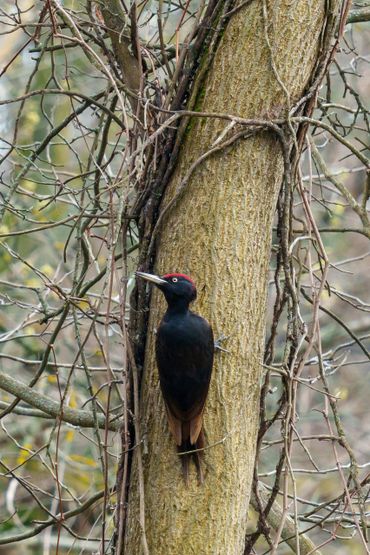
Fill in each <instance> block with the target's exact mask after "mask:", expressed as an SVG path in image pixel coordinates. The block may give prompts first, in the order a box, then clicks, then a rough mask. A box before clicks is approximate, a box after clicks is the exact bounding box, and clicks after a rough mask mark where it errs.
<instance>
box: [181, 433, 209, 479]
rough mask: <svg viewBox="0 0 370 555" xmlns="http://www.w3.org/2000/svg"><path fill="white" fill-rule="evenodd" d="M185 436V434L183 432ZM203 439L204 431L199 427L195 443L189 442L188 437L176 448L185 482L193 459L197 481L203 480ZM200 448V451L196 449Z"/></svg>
mask: <svg viewBox="0 0 370 555" xmlns="http://www.w3.org/2000/svg"><path fill="white" fill-rule="evenodd" d="M183 435H184V436H185V437H186V436H187V434H183ZM204 445H205V441H204V433H203V428H202V429H201V431H200V433H199V436H198V439H197V440H196V442H195V444H192V443H190V437H189V436H188V439H186V440H184V441H183V442H182V443H181V445H180V446H179V447H178V448H177V451H178V453H179V455H180V459H181V464H182V474H183V476H184V480H185V484H186V485H188V484H189V465H190V461H191V460H193V461H194V464H195V467H196V469H197V475H198V482H199V483H200V484H202V483H203V481H204V476H203V471H202V465H201V462H202V459H203V451H202V449H204ZM198 449H201V451H198Z"/></svg>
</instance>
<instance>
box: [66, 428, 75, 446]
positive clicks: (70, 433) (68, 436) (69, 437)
mask: <svg viewBox="0 0 370 555" xmlns="http://www.w3.org/2000/svg"><path fill="white" fill-rule="evenodd" d="M74 437H75V433H74V431H73V430H68V432H67V433H66V441H67V442H68V443H71V442H72V441H73V438H74Z"/></svg>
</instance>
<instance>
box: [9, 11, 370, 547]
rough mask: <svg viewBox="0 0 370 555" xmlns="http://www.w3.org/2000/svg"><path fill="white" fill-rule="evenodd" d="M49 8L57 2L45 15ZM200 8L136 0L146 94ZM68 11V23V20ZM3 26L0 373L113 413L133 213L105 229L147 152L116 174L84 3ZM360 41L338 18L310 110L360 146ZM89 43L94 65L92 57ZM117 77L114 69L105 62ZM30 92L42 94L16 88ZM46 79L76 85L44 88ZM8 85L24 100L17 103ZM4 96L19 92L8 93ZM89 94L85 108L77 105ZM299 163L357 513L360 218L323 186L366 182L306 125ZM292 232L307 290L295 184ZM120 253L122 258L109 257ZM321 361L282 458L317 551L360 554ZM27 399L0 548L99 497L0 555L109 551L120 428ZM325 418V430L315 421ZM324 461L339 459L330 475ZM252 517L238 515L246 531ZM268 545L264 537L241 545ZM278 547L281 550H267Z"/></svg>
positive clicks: (94, 14)
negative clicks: (44, 408)
mask: <svg viewBox="0 0 370 555" xmlns="http://www.w3.org/2000/svg"><path fill="white" fill-rule="evenodd" d="M58 6H61V7H62V9H63V10H64V11H59V12H58ZM199 6H200V4H199V2H197V1H194V0H192V1H191V2H188V3H187V4H186V6H185V4H182V3H181V2H180V3H176V2H175V3H172V2H169V3H166V2H154V1H147V0H146V1H144V2H142V3H141V4H139V6H138V11H139V16H138V17H139V19H138V21H139V22H140V24H139V33H140V41H141V43H142V47H143V56H144V59H145V61H146V63H147V65H149V66H150V64H153V66H155V71H153V72H152V74H151V79H152V81H151V82H150V83H149V84H148V91H149V92H148V93H147V94H148V98H154V97H155V96H156V95H157V96H158V95H161V94H163V91H164V90H166V88H167V89H168V87H169V83H170V79H169V73H166V72H167V71H169V70H172V71H173V70H174V67H175V60H176V58H175V55H174V52H175V50H176V48H177V47H178V45H179V44H180V45H181V44H182V41H183V40H184V38H185V37H186V36H187V33H188V32H189V29H190V27H191V24H192V21H193V19H194V17H196V15H197V10H200V7H199ZM367 9H368V4H367V3H366V2H354V3H353V5H352V10H367ZM48 10H49V11H50V13H49V11H48ZM42 12H43V13H44V19H43V20H42V21H43V25H41V26H40V24H39V23H40V21H41V20H40V13H42ZM66 13H67V14H70V15H71V17H72V21H69V22H68V21H67V19H66ZM158 13H160V17H161V19H162V24H163V25H164V35H163V36H164V37H165V41H166V45H165V51H166V52H167V54H168V59H167V64H163V60H159V58H160V56H159V54H158V40H159V39H158V21H157V15H158ZM185 14H186V15H185ZM184 15H185V16H184ZM0 21H1V33H0V52H1V54H0V57H1V68H2V70H1V80H0V99H1V100H0V110H1V116H0V135H1V138H0V149H1V150H0V156H1V162H2V164H1V173H0V190H1V203H2V205H3V210H2V213H1V216H2V219H1V221H0V241H1V243H0V291H1V292H0V303H1V304H0V345H1V349H0V369H1V370H2V371H3V372H5V373H7V374H9V375H10V376H12V377H15V378H18V379H19V380H21V381H23V382H25V383H29V382H31V380H32V378H33V377H34V375H35V373H36V371H37V370H38V369H39V368H41V367H42V368H43V372H42V373H41V374H40V378H39V379H38V381H37V386H36V388H37V390H38V391H39V392H40V393H42V394H45V395H47V396H48V397H52V398H54V399H55V400H57V401H60V400H63V403H64V404H65V405H66V406H69V407H71V408H76V409H77V408H79V409H86V408H91V410H93V411H96V412H102V413H103V414H105V415H107V414H109V415H110V417H111V418H113V419H114V418H116V419H117V418H118V417H120V415H121V413H122V406H125V405H122V403H123V398H124V396H125V391H126V390H125V388H126V382H125V379H126V378H127V374H126V372H127V367H126V365H125V363H124V362H123V361H125V356H126V354H125V352H124V349H125V342H124V337H123V336H124V332H123V331H122V325H121V324H120V322H121V319H122V317H123V319H124V320H125V319H126V320H127V318H128V311H129V303H128V302H127V301H126V292H127V295H129V293H130V291H131V289H132V287H133V271H134V269H135V267H136V245H137V240H138V237H137V227H136V222H135V221H134V220H133V221H132V222H130V224H129V225H128V226H127V228H126V229H127V234H126V236H125V237H123V238H122V237H121V236H120V233H119V229H120V226H121V223H122V217H123V216H124V214H125V213H126V212H127V207H130V206H132V205H133V203H134V201H135V198H136V197H135V193H134V191H135V187H134V185H136V183H132V180H130V176H131V175H133V174H135V172H138V171H139V170H138V167H139V168H140V167H142V166H143V165H144V163H145V161H143V160H138V159H136V160H135V164H136V165H137V167H130V164H129V162H128V161H127V159H125V156H126V149H127V146H128V143H129V142H130V141H133V140H134V139H133V137H132V135H130V132H129V131H128V130H127V129H126V130H125V129H124V128H123V126H122V125H119V122H120V121H121V122H122V121H129V122H130V123H131V124H132V122H133V121H134V114H132V111H131V108H130V106H129V103H128V102H127V100H126V99H125V110H123V109H122V106H121V103H120V101H119V99H117V96H115V95H114V94H113V92H114V91H113V92H112V83H111V82H110V80H109V78H107V73H106V72H105V71H104V70H103V69H102V68H103V64H108V62H109V53H110V48H111V46H110V41H109V38H108V37H107V33H106V32H105V30H104V26H103V25H101V26H100V27H99V24H100V23H101V13H100V7H99V3H98V2H97V3H96V4H95V3H94V4H92V3H91V2H86V3H85V2H79V1H72V0H70V1H68V0H65V1H63V2H60V3H57V2H55V3H52V2H50V3H49V2H45V3H36V4H34V3H32V2H30V1H29V0H20V1H18V2H17V3H13V2H11V1H10V0H5V1H4V2H3V3H2V7H1V9H0ZM73 23H76V25H77V24H78V28H79V30H80V31H81V33H82V35H83V38H84V40H85V41H86V42H87V44H88V45H89V48H90V49H91V51H90V52H89V51H86V49H85V50H84V49H83V48H81V46H80V45H79V44H78V43H77V42H73V41H71V42H68V40H66V39H65V38H60V37H58V33H55V29H54V27H57V28H58V30H59V29H60V30H61V33H62V34H64V35H67V36H73ZM180 23H181V24H180ZM369 35H370V31H369V24H368V23H367V22H366V21H362V22H361V21H360V22H355V23H350V24H347V25H346V28H345V33H344V35H343V38H342V40H341V42H340V45H339V48H338V52H337V54H336V57H335V59H334V60H333V61H332V63H331V66H330V71H329V74H328V76H327V77H326V79H325V80H324V83H323V85H322V87H321V89H320V91H319V98H318V101H317V108H316V110H315V112H314V115H313V117H314V119H316V120H320V121H323V122H325V123H327V124H328V125H330V126H331V127H332V128H333V129H334V130H335V131H336V132H337V133H338V134H339V135H340V136H341V137H344V138H345V139H346V140H348V141H350V142H351V143H352V144H353V145H354V146H355V148H356V149H358V150H359V151H360V152H361V153H362V154H365V153H366V150H367V148H368V139H369V121H368V112H367V108H366V102H367V101H368V97H369V84H370V80H369V72H368V67H369V48H368V47H369ZM102 44H104V45H105V50H104V49H103V48H102V46H101V45H102ZM94 52H95V53H96V55H97V57H98V58H99V59H100V60H103V61H104V62H102V63H101V64H100V62H99V59H98V58H94V56H93V53H94ZM156 64H157V65H156ZM167 66H168V67H167ZM111 71H114V68H113V70H112V69H111ZM115 72H116V73H115V75H114V77H117V78H118V76H119V71H118V68H115ZM149 73H150V70H149ZM148 81H150V79H149V78H148ZM154 82H155V83H156V86H154V85H153V83H154ZM41 90H48V91H49V93H48V94H46V93H45V94H39V93H38V94H35V95H32V94H30V93H32V92H33V91H41ZM51 90H53V91H54V92H53V93H51V92H50V91H51ZM58 90H59V91H61V90H63V91H72V92H73V93H74V94H71V95H67V94H58ZM23 95H27V98H26V99H24V100H21V99H22V98H23ZM18 97H19V100H18V101H17V102H9V103H8V102H7V100H12V99H13V100H14V99H17V98H18ZM92 97H95V99H98V103H100V104H97V103H96V102H91V101H90V98H92ZM101 106H103V107H104V106H105V107H107V108H108V111H104V110H103V109H102V108H101ZM112 113H113V114H114V115H116V117H117V119H118V121H116V120H115V119H114V118H112V117H111V115H112ZM315 145H316V146H315ZM316 149H317V151H316ZM320 160H321V162H320ZM322 161H323V162H322ZM323 164H324V166H323ZM325 168H326V169H325ZM301 174H302V183H303V184H304V187H306V188H307V190H309V191H310V195H311V207H312V211H313V213H314V216H315V221H316V225H317V227H318V229H319V230H320V231H321V236H322V241H323V244H324V246H325V249H326V252H327V254H328V258H329V260H330V268H329V273H328V276H327V282H328V284H329V285H328V287H326V289H325V291H324V292H323V294H322V298H321V306H322V307H323V308H324V309H325V311H320V334H321V340H322V357H321V362H322V364H323V365H324V370H325V373H326V376H327V380H328V384H329V386H330V392H331V395H332V396H335V398H336V399H337V406H338V409H339V411H340V417H341V422H342V426H343V429H344V431H345V435H346V437H347V439H348V441H349V443H350V445H351V447H352V449H353V455H354V459H355V460H356V465H357V466H356V472H357V473H358V476H359V479H360V480H362V481H364V485H365V489H364V493H363V496H364V497H363V499H362V501H361V502H362V503H363V506H364V507H365V509H364V510H365V511H367V509H366V507H368V504H367V503H366V502H367V496H368V488H369V486H368V485H367V483H368V480H367V477H368V473H369V469H370V459H369V448H368V438H369V434H370V415H369V398H370V380H369V369H370V359H369V351H370V326H369V323H370V320H369V311H370V297H369V287H368V279H369V268H370V266H369V261H370V243H369V238H370V227H369V228H367V229H365V227H366V226H365V227H363V226H362V223H361V221H360V219H359V216H358V214H356V211H355V210H354V209H353V206H351V205H350V202H349V201H348V198H346V196H345V195H344V194H343V193H342V192H341V191H340V187H339V188H338V184H336V182H340V183H341V184H342V185H343V187H345V188H347V190H348V191H349V192H350V194H351V196H352V197H353V198H354V199H355V200H356V202H359V203H361V202H362V199H363V198H364V195H365V193H364V190H365V189H366V172H365V166H364V164H363V163H362V162H361V161H360V160H359V159H358V157H356V156H355V155H354V154H353V153H352V152H350V151H349V150H348V148H346V147H345V146H344V145H343V144H342V143H341V142H340V141H338V140H335V138H334V137H333V135H330V133H328V132H327V131H326V130H325V129H323V128H320V127H319V126H315V125H312V126H311V129H310V134H309V139H308V141H307V148H306V149H305V152H304V154H303V156H302V161H301ZM365 203H366V199H365ZM367 209H368V205H367V206H366V210H367ZM0 211H1V209H0ZM276 225H278V222H277V221H276ZM293 232H294V237H295V238H297V239H298V240H297V242H296V243H295V244H294V247H293V249H292V253H293V259H294V265H295V271H296V273H297V274H299V273H301V282H300V283H301V290H302V291H303V293H304V292H306V293H307V295H308V296H310V288H311V286H312V279H313V278H312V275H313V274H315V273H316V272H319V270H320V264H321V262H320V257H317V256H316V257H315V254H314V251H315V245H312V242H311V240H310V239H309V238H308V239H307V237H306V235H307V229H306V224H305V222H304V210H303V207H302V201H301V197H300V195H299V194H298V192H297V191H296V193H295V197H294V210H293ZM82 237H83V238H84V240H82ZM305 237H306V238H305ZM84 252H85V254H86V252H87V253H88V255H87V256H85V254H84ZM278 252H279V246H278V236H277V234H276V230H275V233H274V239H273V249H272V256H271V272H270V276H269V280H270V282H269V283H270V297H269V315H268V322H267V338H268V337H269V334H270V329H271V325H272V323H273V321H274V313H273V308H274V304H275V300H276V287H275V286H276V283H275V277H274V276H275V269H276V264H277V261H276V257H277V254H278ZM123 253H126V254H127V256H126V257H125V259H124V266H122V263H121V260H122V258H123V257H122V254H123ZM86 260H88V264H87V265H85V262H86ZM127 298H128V296H127ZM66 299H68V303H69V304H68V311H67V312H65V311H64V308H65V306H66ZM122 305H123V308H122ZM63 311H64V312H63ZM311 311H312V307H311V304H310V303H309V302H308V301H307V300H306V299H305V297H304V295H303V294H302V295H301V297H300V313H301V316H302V321H305V322H307V325H308V326H309V325H310V324H309V323H310V320H311ZM61 315H62V316H61ZM333 315H334V316H335V317H333ZM59 328H60V329H59ZM286 328H287V315H286V314H285V313H283V314H282V315H281V318H280V319H279V322H278V330H277V340H276V348H275V352H274V356H273V359H272V360H271V361H270V362H269V369H270V370H271V368H273V369H276V373H274V371H272V372H271V375H270V381H269V385H268V389H267V392H266V398H265V399H266V413H267V415H269V416H273V415H274V414H275V413H276V410H277V408H278V407H279V403H280V401H281V398H282V396H283V394H284V383H283V380H282V376H281V374H279V368H280V367H281V364H282V361H283V359H284V349H285V341H286ZM354 336H355V339H354ZM361 345H362V346H363V348H361ZM47 346H48V348H49V350H48V352H47V356H45V353H46V347H47ZM319 366H320V358H319V356H318V354H314V355H311V357H310V359H309V360H308V361H307V363H306V365H305V367H304V370H303V372H302V374H301V376H300V381H299V388H298V393H297V395H298V405H297V406H298V417H297V422H296V426H297V429H296V436H295V438H294V441H293V448H292V451H291V455H290V464H291V465H292V467H294V469H295V472H294V475H295V478H296V482H295V492H296V503H297V506H298V509H297V511H298V514H299V515H300V516H299V523H300V525H301V527H302V530H305V529H309V528H311V527H314V526H315V525H316V524H317V523H318V524H319V526H317V527H315V528H314V530H313V531H312V534H311V537H312V538H313V539H314V540H315V541H316V542H317V543H318V544H319V543H321V542H325V541H326V540H328V539H329V540H330V541H329V542H328V543H327V544H326V545H325V546H324V547H323V548H322V552H323V553H327V554H332V553H333V554H334V553H341V554H343V555H347V554H348V555H349V554H351V555H357V554H360V553H365V550H364V545H363V543H362V542H361V541H360V539H359V534H358V529H357V527H356V524H355V521H356V519H357V520H358V516H356V515H358V513H359V509H358V503H359V501H358V499H354V500H353V503H354V507H348V504H346V503H345V502H343V503H342V504H341V505H340V506H336V508H335V509H334V508H333V507H334V505H335V502H334V501H333V500H335V498H336V497H337V496H340V495H341V494H342V493H343V487H344V486H343V482H342V479H341V478H340V472H342V473H343V476H344V478H345V480H349V476H350V472H353V468H354V462H353V460H352V461H351V460H350V458H349V455H348V450H346V449H344V448H343V446H342V447H341V446H340V444H337V446H336V449H337V456H336V454H335V452H334V451H333V448H332V442H331V441H328V436H331V435H335V436H336V435H337V431H336V430H335V429H334V428H335V422H334V417H333V415H332V414H329V412H330V410H329V406H328V398H327V397H326V396H325V395H323V393H322V391H323V387H322V381H321V378H320V368H319ZM266 371H268V370H266ZM13 399H14V396H12V395H11V394H9V393H7V392H5V391H1V393H0V401H1V405H0V409H1V410H6V409H7V407H8V406H9V403H11V402H12V401H13ZM23 409H25V411H24V412H23V413H22V410H23ZM27 409H28V410H29V406H28V405H26V404H25V403H23V402H22V403H20V404H18V406H17V409H16V410H15V411H12V412H10V413H9V414H7V415H5V416H4V417H3V418H2V419H1V431H0V446H1V448H0V451H1V455H0V458H1V465H2V466H1V475H0V521H1V526H0V529H1V533H0V542H1V539H2V538H3V537H5V536H15V535H17V534H22V533H24V532H27V530H29V529H30V528H32V527H35V526H37V524H38V523H40V522H43V521H45V520H46V519H47V518H48V517H49V515H50V514H57V513H58V512H59V511H60V510H62V512H66V511H69V510H72V509H73V508H75V507H77V508H81V507H82V506H83V504H84V503H85V502H86V501H87V500H88V499H89V498H91V497H92V496H94V494H96V493H97V492H100V491H102V490H104V489H105V492H106V494H105V497H103V496H101V497H100V500H99V501H98V502H97V503H95V504H93V505H92V506H91V507H88V508H87V509H86V510H84V511H82V510H81V512H79V511H77V514H76V516H74V517H72V518H71V519H70V520H68V522H67V523H66V525H65V526H64V525H63V526H59V527H58V526H54V527H48V528H46V529H45V531H43V532H42V533H40V534H39V535H34V536H32V537H29V538H26V539H25V540H24V541H22V542H21V543H20V544H17V543H16V544H14V547H12V545H13V544H6V545H0V553H4V554H5V553H6V554H12V553H20V552H22V553H24V554H26V553H29V554H34V555H39V554H43V555H46V554H47V553H53V552H58V553H60V554H64V553H93V552H97V550H98V549H99V545H100V542H101V541H102V537H103V541H104V540H105V541H106V542H107V543H106V545H107V547H106V549H107V551H106V552H107V553H108V552H109V540H110V538H111V536H112V533H113V529H114V520H113V515H114V508H115V503H116V497H115V495H114V493H113V490H114V485H115V482H116V469H117V463H118V459H119V456H120V450H121V443H120V441H119V434H118V432H114V431H108V430H105V431H104V430H98V429H97V427H96V428H95V429H94V428H92V429H84V428H78V427H74V426H71V425H68V424H65V423H62V422H61V421H60V420H59V419H56V420H55V419H54V418H45V417H43V418H41V417H40V414H39V415H38V417H35V416H30V415H29V414H28V413H27ZM35 410H36V409H35ZM325 414H327V418H325V417H324V416H325ZM44 416H45V415H44ZM328 422H330V423H331V425H332V426H333V430H334V431H333V430H332V432H330V430H328ZM283 431H284V430H283V414H281V415H280V416H279V415H277V418H276V421H275V424H274V425H273V426H271V428H270V429H269V430H268V432H267V434H266V435H265V436H264V438H263V441H262V444H261V449H260V454H259V464H258V471H259V473H260V479H261V480H262V481H263V483H264V484H265V486H266V487H267V488H269V487H270V488H271V487H272V486H273V483H274V476H275V472H276V464H277V461H278V460H279V456H280V453H281V444H282V442H283V441H284V439H283V433H282V432H283ZM302 438H304V439H302ZM338 461H339V462H340V463H341V464H342V465H343V468H342V469H341V470H340V472H339V471H338V464H337V463H338ZM348 483H350V482H348ZM325 504H327V505H325ZM324 505H325V507H324ZM103 506H104V507H105V509H104V510H103ZM320 507H321V508H320ZM292 511H293V509H292ZM255 523H256V518H255V516H253V514H252V512H251V521H250V531H251V532H252V531H253V529H254V526H255ZM334 539H335V541H332V540H334ZM19 546H21V547H19ZM57 549H58V551H56V550H57ZM267 549H268V546H267V544H266V543H265V542H264V540H263V539H262V536H261V538H260V540H259V543H257V547H256V550H257V551H256V552H258V553H263V552H264V551H265V552H268V551H266V550H267ZM20 550H21V551H20ZM288 552H290V551H289V549H288V548H286V547H284V545H282V546H281V549H280V551H279V553H281V554H284V553H288Z"/></svg>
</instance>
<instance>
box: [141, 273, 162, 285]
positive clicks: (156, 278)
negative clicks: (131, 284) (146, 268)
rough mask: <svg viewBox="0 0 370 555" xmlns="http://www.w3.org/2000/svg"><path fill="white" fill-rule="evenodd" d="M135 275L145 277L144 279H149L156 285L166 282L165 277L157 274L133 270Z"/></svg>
mask: <svg viewBox="0 0 370 555" xmlns="http://www.w3.org/2000/svg"><path fill="white" fill-rule="evenodd" d="M135 275H136V277H140V278H143V279H146V281H151V282H152V283H155V284H156V285H164V284H165V283H167V281H166V280H165V279H162V278H161V277H159V276H156V275H154V274H147V273H145V272H135Z"/></svg>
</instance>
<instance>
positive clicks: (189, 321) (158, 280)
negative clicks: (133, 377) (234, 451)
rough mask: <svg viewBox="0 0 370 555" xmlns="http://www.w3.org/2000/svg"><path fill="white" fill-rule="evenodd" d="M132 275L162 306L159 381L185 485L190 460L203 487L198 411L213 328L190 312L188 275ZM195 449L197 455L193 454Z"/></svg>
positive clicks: (208, 371)
mask: <svg viewBox="0 0 370 555" xmlns="http://www.w3.org/2000/svg"><path fill="white" fill-rule="evenodd" d="M136 276H137V277H140V278H143V279H145V280H147V281H149V282H152V283H154V284H155V285H156V286H157V287H158V289H160V290H161V291H162V293H163V294H164V296H165V298H166V301H167V305H168V307H167V311H166V312H165V314H164V316H163V318H162V320H161V323H160V324H159V328H158V330H157V337H156V346H155V350H156V359H157V365H158V371H159V380H160V385H161V390H162V394H163V398H164V402H165V406H166V412H167V417H168V423H169V428H170V431H171V433H172V435H173V437H174V439H175V441H176V444H177V449H178V453H179V454H180V456H181V460H182V468H183V474H184V479H185V482H186V483H188V475H189V461H190V459H191V458H193V460H194V462H195V465H196V468H197V472H198V479H199V481H200V482H202V481H203V473H202V469H201V464H200V461H201V455H202V449H203V448H204V434H203V411H204V405H205V402H206V399H207V395H208V389H209V383H210V379H211V374H212V365H213V354H214V339H213V332H212V328H211V326H210V325H209V323H208V322H207V320H205V319H204V318H202V317H201V316H199V315H198V314H195V313H194V312H192V311H191V310H189V304H190V303H191V302H192V301H194V300H195V298H196V296H197V290H196V287H195V284H194V282H193V280H192V279H191V278H190V277H189V276H187V275H185V274H165V275H164V276H161V277H159V276H156V275H153V274H147V273H144V272H136ZM197 449H200V450H201V451H194V450H197ZM192 451H194V453H192ZM181 453H187V454H184V455H181Z"/></svg>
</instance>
